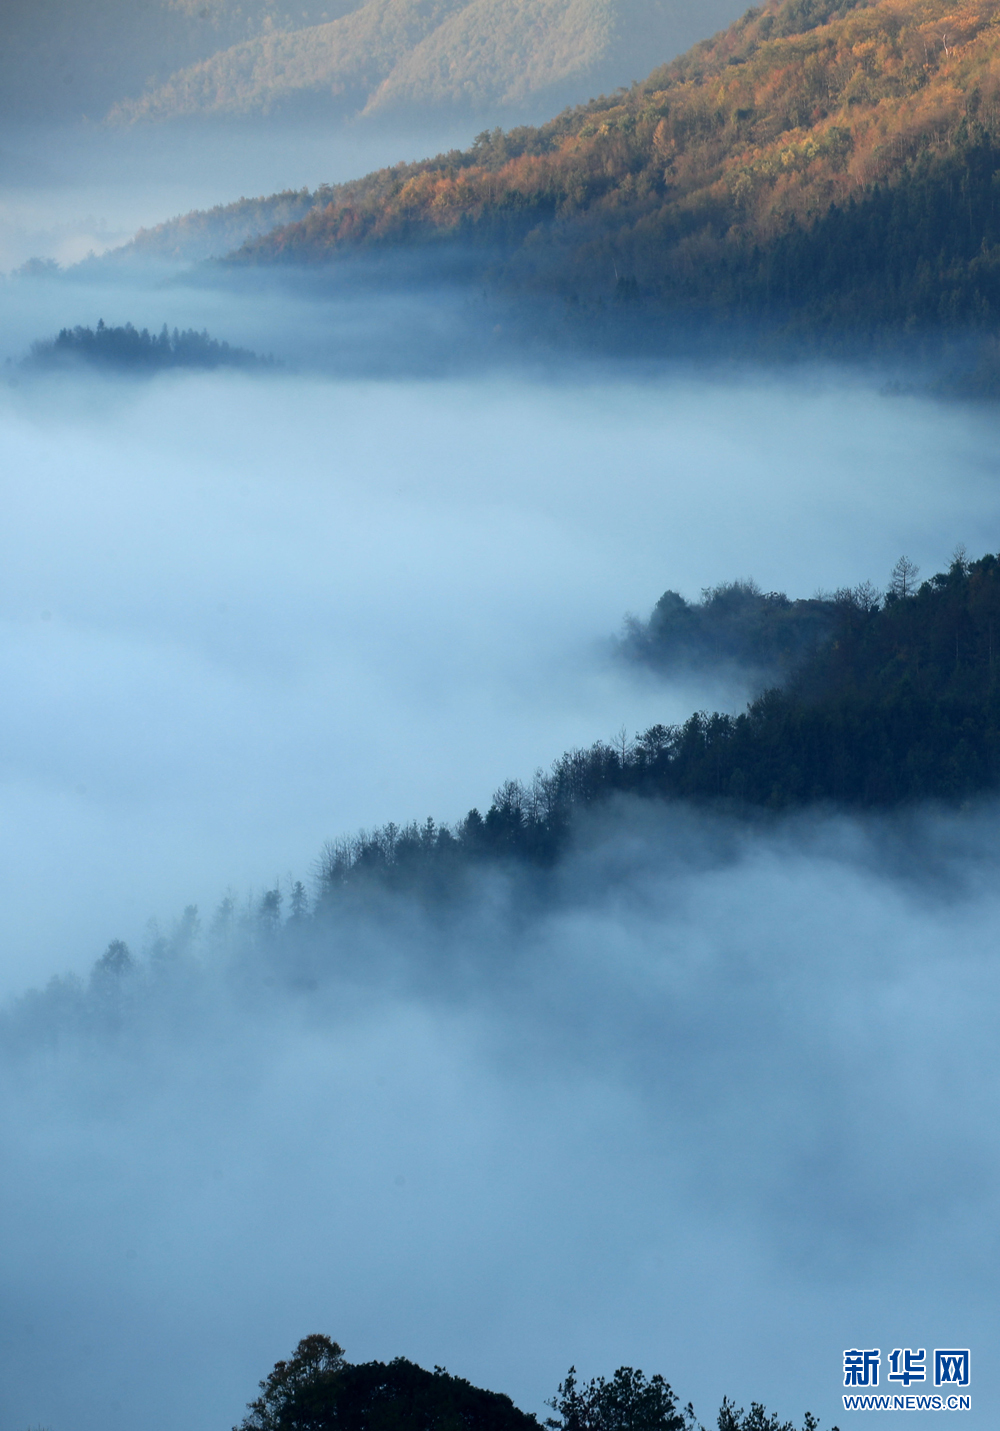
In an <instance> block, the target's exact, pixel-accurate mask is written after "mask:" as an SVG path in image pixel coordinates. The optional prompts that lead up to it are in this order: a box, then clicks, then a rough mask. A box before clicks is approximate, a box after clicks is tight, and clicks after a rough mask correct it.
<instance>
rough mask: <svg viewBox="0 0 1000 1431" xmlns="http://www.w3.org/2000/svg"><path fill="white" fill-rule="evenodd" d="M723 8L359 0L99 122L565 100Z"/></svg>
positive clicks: (621, 74) (188, 75)
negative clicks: (326, 18)
mask: <svg viewBox="0 0 1000 1431" xmlns="http://www.w3.org/2000/svg"><path fill="white" fill-rule="evenodd" d="M735 10H736V5H735V4H734V3H732V0H709V3H708V4H707V5H704V6H702V7H701V9H700V11H699V18H698V19H697V20H695V19H694V18H693V17H692V15H691V13H690V11H689V9H688V8H687V7H686V6H685V5H684V4H683V2H682V0H360V3H358V4H355V5H353V6H352V7H351V9H350V10H349V12H348V13H346V14H343V15H340V16H337V17H336V18H333V19H331V20H329V21H327V22H325V23H322V24H314V25H309V26H303V27H300V28H297V29H288V30H280V31H279V30H274V29H272V30H270V31H266V32H262V33H259V34H257V35H253V36H250V37H248V38H245V39H242V40H241V41H240V42H239V43H237V44H235V45H233V46H230V47H229V48H227V49H224V50H220V51H219V52H218V53H216V54H214V55H211V56H208V57H206V58H203V59H201V60H199V61H198V62H197V63H195V64H192V65H189V66H188V67H186V68H183V69H180V70H178V71H177V72H176V73H174V74H173V75H171V76H170V77H169V78H168V79H166V80H165V81H162V82H159V83H157V84H155V85H153V86H152V87H151V88H149V89H147V91H146V93H144V94H143V95H141V96H139V97H137V98H131V99H122V100H120V101H119V102H118V103H117V104H115V105H114V106H113V107H112V110H111V112H110V115H109V119H110V121H111V122H112V123H117V124H133V123H142V122H164V121H169V120H174V119H179V118H192V117H211V116H215V117H219V116H230V117H232V116H239V117H244V118H245V117H247V116H252V115H255V114H260V115H267V114H270V113H272V112H277V111H280V110H286V109H291V110H293V111H294V110H302V109H304V108H305V109H310V108H311V109H312V110H318V111H320V112H333V111H334V110H339V111H340V112H341V113H342V114H343V115H348V114H354V115H358V114H360V115H363V116H365V117H366V118H371V117H373V116H376V115H381V114H384V113H387V112H390V111H396V112H398V111H407V110H410V111H414V112H417V111H421V112H422V111H425V110H426V109H427V108H428V107H431V108H446V109H449V110H459V111H466V112H469V113H480V114H483V113H492V112H494V111H517V112H518V113H522V114H523V111H524V108H525V106H526V105H529V104H530V103H532V102H535V103H540V104H544V103H546V102H547V103H550V104H555V105H560V104H565V103H567V102H569V101H571V100H573V99H574V98H575V97H576V96H577V95H579V93H580V91H581V89H582V87H583V86H584V85H591V84H593V85H594V86H595V87H597V88H607V87H608V86H609V85H615V84H620V83H622V82H623V81H630V80H632V79H633V78H634V77H635V75H636V74H637V73H642V72H643V71H645V69H646V68H647V66H648V55H649V53H651V52H652V53H657V52H659V53H661V54H663V55H665V56H666V55H670V54H673V53H676V52H677V51H678V50H679V49H682V48H683V47H684V46H685V45H687V44H689V43H690V42H691V41H692V40H693V39H694V38H696V37H697V35H698V34H699V33H700V31H701V27H702V26H703V25H704V26H706V27H708V28H711V27H713V26H716V25H719V24H724V23H726V21H727V20H729V19H730V18H731V17H732V16H733V14H734V13H735ZM331 107H332V108H331Z"/></svg>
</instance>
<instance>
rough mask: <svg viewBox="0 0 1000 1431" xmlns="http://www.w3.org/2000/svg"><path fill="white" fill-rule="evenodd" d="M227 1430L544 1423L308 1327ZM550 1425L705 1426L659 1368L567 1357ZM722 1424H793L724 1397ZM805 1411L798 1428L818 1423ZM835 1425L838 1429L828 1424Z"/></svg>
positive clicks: (587, 1428)
mask: <svg viewBox="0 0 1000 1431" xmlns="http://www.w3.org/2000/svg"><path fill="white" fill-rule="evenodd" d="M260 1393H261V1394H260V1396H258V1397H257V1399H256V1400H255V1401H251V1402H250V1403H249V1405H248V1407H247V1415H246V1416H245V1417H244V1418H243V1421H242V1422H241V1423H240V1425H239V1426H238V1427H234V1428H233V1431H540V1427H539V1423H538V1420H537V1418H536V1417H535V1416H533V1415H531V1414H530V1413H527V1412H524V1411H519V1410H518V1408H517V1407H516V1406H515V1405H514V1403H513V1402H512V1401H511V1399H510V1397H509V1396H504V1395H503V1394H502V1393H500V1392H496V1391H483V1390H481V1389H480V1388H479V1387H476V1386H473V1385H472V1384H471V1383H470V1382H468V1381H465V1380H463V1379H462V1378H461V1377H457V1376H451V1375H449V1373H448V1372H446V1371H445V1370H444V1368H443V1367H435V1368H434V1370H433V1371H425V1370H424V1368H423V1367H420V1366H416V1365H415V1364H414V1363H413V1362H411V1361H407V1360H405V1358H403V1357H396V1358H395V1360H393V1361H391V1362H388V1363H386V1362H379V1361H371V1362H363V1363H361V1364H360V1365H352V1364H351V1363H350V1362H348V1361H347V1360H346V1359H345V1356H344V1351H343V1348H342V1347H340V1346H338V1345H337V1343H336V1342H334V1341H331V1340H330V1338H329V1337H326V1336H322V1335H319V1334H314V1335H312V1336H309V1337H304V1338H303V1340H302V1341H301V1342H299V1344H298V1346H297V1347H296V1349H295V1352H294V1353H293V1355H292V1356H291V1357H290V1358H289V1360H288V1361H279V1362H278V1363H277V1364H276V1365H275V1368H274V1370H273V1371H272V1372H271V1374H270V1375H269V1376H268V1377H267V1379H266V1380H265V1381H262V1382H261V1383H260ZM547 1404H548V1405H549V1406H550V1407H551V1408H552V1410H553V1411H554V1412H555V1415H554V1416H551V1417H548V1418H546V1421H545V1426H546V1427H548V1428H550V1431H704V1428H703V1427H701V1426H700V1425H699V1423H698V1421H697V1420H696V1418H695V1414H694V1409H693V1407H692V1406H691V1405H690V1404H688V1405H687V1406H686V1407H683V1408H679V1407H678V1404H677V1399H676V1397H675V1395H674V1393H673V1391H672V1390H671V1388H670V1386H669V1385H668V1384H667V1382H666V1381H664V1379H663V1377H662V1376H659V1375H656V1376H652V1377H648V1378H647V1377H646V1376H645V1374H644V1373H643V1372H641V1371H635V1370H633V1369H632V1367H628V1366H622V1367H619V1368H618V1370H617V1371H616V1372H615V1374H614V1376H613V1377H612V1378H611V1379H610V1380H605V1378H604V1377H596V1378H594V1379H593V1380H591V1381H590V1382H588V1383H586V1384H580V1383H579V1382H578V1381H577V1377H576V1369H575V1368H574V1367H571V1368H570V1370H569V1372H568V1374H567V1376H566V1380H565V1381H563V1382H561V1383H560V1385H559V1389H558V1391H557V1393H556V1395H555V1396H554V1397H553V1398H552V1400H551V1401H550V1402H548V1403H547ZM717 1424H718V1429H719V1431H796V1428H795V1426H794V1425H793V1424H792V1422H790V1421H781V1420H780V1419H779V1418H778V1417H777V1416H775V1415H770V1416H769V1415H768V1414H767V1412H766V1411H765V1410H764V1407H763V1406H761V1405H759V1404H758V1403H757V1402H754V1403H753V1405H752V1406H751V1408H750V1410H749V1411H748V1412H745V1411H743V1409H742V1408H740V1409H737V1408H736V1407H735V1405H734V1404H733V1403H732V1402H730V1401H729V1400H724V1401H723V1403H722V1407H721V1409H720V1411H719V1416H718V1423H717ZM818 1426H819V1422H818V1421H817V1420H816V1418H815V1417H814V1416H812V1415H811V1414H810V1413H809V1412H808V1411H807V1412H806V1416H805V1421H804V1422H803V1431H818ZM833 1431H837V1428H836V1427H834V1428H833Z"/></svg>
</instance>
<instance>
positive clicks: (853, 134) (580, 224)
mask: <svg viewBox="0 0 1000 1431" xmlns="http://www.w3.org/2000/svg"><path fill="white" fill-rule="evenodd" d="M998 14H1000V0H974V3H971V4H967V5H963V6H961V7H960V8H958V9H956V8H954V6H953V5H951V4H950V3H949V2H948V0H877V3H874V4H870V3H865V0H768V3H766V4H765V5H763V6H761V7H759V8H757V9H752V10H749V11H748V12H747V13H746V15H745V16H744V17H743V18H742V19H741V20H739V21H737V22H736V23H735V24H734V25H732V26H731V27H730V28H729V29H728V30H726V31H724V32H723V33H722V34H720V35H718V36H716V37H715V38H714V39H712V40H709V41H705V42H703V43H701V44H699V45H697V46H695V48H694V49H693V50H691V51H689V52H688V53H687V54H685V55H684V56H682V57H681V58H679V59H677V60H675V61H673V62H672V63H670V64H667V65H665V66H663V67H662V68H660V69H658V70H654V72H653V73H652V74H651V75H650V76H649V77H648V78H647V79H646V80H645V81H644V82H643V83H641V84H637V85H635V86H634V87H633V88H632V89H631V90H628V91H621V92H619V93H617V94H615V95H613V96H611V97H610V98H605V99H601V100H598V101H593V102H591V103H589V104H587V105H583V106H581V107H579V108H577V109H573V110H568V111H566V112H564V113H563V114H561V115H560V116H559V117H558V118H556V119H555V120H553V121H551V122H550V123H548V124H546V125H543V126H542V127H541V128H538V129H530V128H528V129H519V130H515V131H512V132H511V133H509V134H503V133H501V132H499V131H494V132H493V133H491V134H484V135H481V136H480V138H479V139H478V140H477V142H476V144H475V145H474V146H473V147H472V148H471V149H470V150H468V151H465V152H463V153H461V154H449V155H446V156H442V157H441V158H439V159H438V160H435V161H431V162H429V163H427V164H424V165H418V166H401V167H399V168H396V169H392V170H385V171H381V172H380V173H378V174H373V175H369V176H368V177H367V178H366V179H363V180H359V181H358V182H356V183H352V184H347V185H344V186H341V187H340V188H338V189H336V190H334V191H333V195H332V198H331V202H330V203H329V204H327V205H326V206H324V207H320V208H316V209H314V210H313V211H311V212H310V213H309V214H308V215H307V216H306V217H305V218H304V219H303V220H301V221H300V222H298V223H295V224H291V225H288V226H286V227H285V228H282V229H279V230H277V231H276V232H275V233H273V234H270V235H267V236H265V237H262V238H259V239H257V240H253V241H250V242H248V243H247V244H245V245H244V246H243V248H242V249H241V250H240V251H239V252H238V254H236V255H234V261H238V262H240V263H271V262H275V261H295V262H300V263H312V264H315V263H322V262H326V261H328V260H330V259H331V258H335V257H337V256H338V255H339V254H343V253H345V252H348V251H353V250H358V249H368V250H370V249H375V248H391V247H394V246H399V245H404V244H405V245H407V246H408V247H413V246H415V245H418V246H421V245H422V246H424V247H427V246H429V245H430V246H436V247H437V248H438V250H439V251H440V252H441V254H442V255H446V254H447V253H448V252H450V251H451V246H452V245H461V246H462V247H463V249H465V250H468V249H469V248H470V247H471V249H472V251H473V252H480V253H481V261H480V271H481V273H482V274H483V275H491V276H492V277H493V278H494V279H496V280H498V281H499V282H501V283H502V284H504V285H506V286H507V287H511V288H514V289H515V290H519V291H522V292H525V291H526V292H544V293H548V294H551V295H555V296H559V297H561V298H563V299H565V300H568V301H569V302H570V303H583V304H584V305H586V304H588V303H594V302H604V301H606V300H608V299H617V300H618V301H619V302H621V303H624V304H628V305H643V306H645V307H646V308H647V309H650V310H653V309H659V310H669V311H677V310H680V311H687V312H693V313H700V314H715V315H723V316H726V317H728V318H734V317H756V316H758V315H761V314H767V315H771V316H777V317H780V318H781V319H782V321H784V322H789V321H791V322H793V323H794V324H796V325H798V326H800V327H806V328H812V329H816V328H824V327H829V326H833V327H839V328H846V329H847V330H850V331H857V332H869V331H871V330H873V329H878V328H884V327H893V328H900V327H902V328H904V329H905V328H910V329H912V328H914V327H923V326H928V325H931V326H933V325H940V324H942V323H945V324H951V323H959V324H969V323H971V324H988V323H990V322H992V321H994V320H995V319H996V318H997V317H998V316H1000V211H998V207H997V197H996V196H997V191H998V182H1000V181H998V179H997V176H998V174H1000V104H998V99H1000V29H998V27H997V24H996V20H997V16H998Z"/></svg>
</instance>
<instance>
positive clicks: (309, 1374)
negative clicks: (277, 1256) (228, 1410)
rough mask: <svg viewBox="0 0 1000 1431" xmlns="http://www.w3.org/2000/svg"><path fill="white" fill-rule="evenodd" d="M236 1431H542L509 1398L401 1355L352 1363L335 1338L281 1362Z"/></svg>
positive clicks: (315, 1341) (309, 1341) (307, 1343)
mask: <svg viewBox="0 0 1000 1431" xmlns="http://www.w3.org/2000/svg"><path fill="white" fill-rule="evenodd" d="M260 1388H261V1395H260V1396H259V1397H258V1398H257V1400H256V1401H253V1402H251V1403H250V1404H249V1406H248V1414H247V1416H245V1417H244V1419H243V1421H242V1423H241V1425H240V1426H239V1427H237V1428H234V1431H333V1428H342V1431H539V1428H538V1422H537V1420H536V1419H535V1417H534V1416H529V1415H527V1414H526V1413H525V1412H523V1411H519V1410H518V1409H517V1407H516V1406H515V1405H514V1403H513V1402H512V1401H511V1399H510V1397H509V1396H504V1395H502V1394H501V1393H500V1392H497V1391H482V1390H480V1388H479V1387H476V1386H473V1385H472V1384H471V1382H468V1381H464V1380H463V1379H462V1378H461V1377H458V1376H450V1375H449V1374H448V1372H446V1371H444V1370H443V1368H441V1367H435V1369H434V1370H433V1371H425V1370H424V1368H423V1367H420V1366H417V1365H415V1364H414V1363H413V1362H411V1361H407V1360H406V1359H405V1358H404V1357H396V1358H395V1359H394V1360H393V1361H391V1362H388V1363H385V1362H380V1361H369V1362H363V1363H361V1364H360V1365H352V1364H351V1363H350V1362H347V1361H345V1360H344V1353H343V1350H342V1349H341V1348H340V1347H339V1346H338V1345H337V1343H336V1342H332V1341H330V1339H329V1338H328V1337H324V1336H320V1335H313V1336H309V1337H305V1338H304V1339H303V1340H302V1341H301V1342H299V1344H298V1346H297V1347H296V1349H295V1353H294V1355H293V1356H292V1357H291V1358H290V1359H289V1360H288V1361H287V1362H285V1361H279V1362H278V1363H277V1365H276V1366H275V1368H274V1370H273V1371H272V1372H271V1374H270V1376H269V1377H268V1378H267V1380H266V1381H262V1382H261V1383H260Z"/></svg>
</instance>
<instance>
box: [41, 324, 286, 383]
mask: <svg viewBox="0 0 1000 1431" xmlns="http://www.w3.org/2000/svg"><path fill="white" fill-rule="evenodd" d="M26 362H27V365H28V366H29V367H33V368H57V367H67V366H70V365H72V364H75V363H87V364H89V365H91V366H94V367H99V368H107V369H115V370H117V371H119V372H147V373H148V372H157V371H160V370H162V369H164V368H223V367H228V368H261V367H272V366H274V359H273V358H261V357H259V356H258V355H257V354H256V353H253V352H251V351H250V349H249V348H233V347H230V345H229V344H228V343H225V342H220V341H219V340H218V339H217V338H210V337H209V335H208V333H207V332H204V331H202V332H201V333H198V332H196V331H195V329H193V328H186V329H184V331H183V332H181V331H179V330H178V329H177V328H174V330H173V331H172V332H171V331H170V330H169V329H168V328H167V325H166V324H165V323H164V325H163V327H162V328H161V329H160V331H159V333H155V334H154V333H150V331H149V329H148V328H135V327H133V325H132V324H131V323H125V324H123V325H121V326H118V327H108V326H107V324H105V322H104V319H103V318H102V319H100V320H99V321H98V324H97V327H96V328H84V327H81V326H80V325H79V324H78V325H77V326H76V327H75V328H61V329H60V330H59V333H58V334H57V336H56V337H55V338H49V339H44V340H41V341H39V342H37V343H33V344H32V346H31V351H30V353H29V355H28V358H27V359H26Z"/></svg>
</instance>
